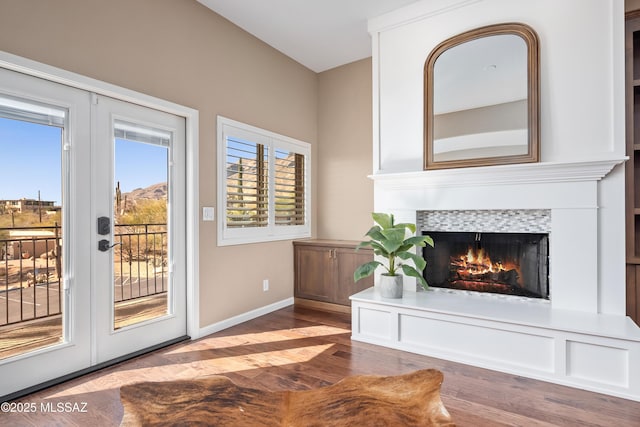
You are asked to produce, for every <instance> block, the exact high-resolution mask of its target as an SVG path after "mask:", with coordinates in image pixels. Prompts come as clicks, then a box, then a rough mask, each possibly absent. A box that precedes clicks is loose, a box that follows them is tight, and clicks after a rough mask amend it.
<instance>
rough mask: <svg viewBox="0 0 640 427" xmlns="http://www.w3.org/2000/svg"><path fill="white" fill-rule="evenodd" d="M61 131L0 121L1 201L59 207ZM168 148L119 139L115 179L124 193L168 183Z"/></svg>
mask: <svg viewBox="0 0 640 427" xmlns="http://www.w3.org/2000/svg"><path fill="white" fill-rule="evenodd" d="M61 138H62V130H61V129H60V128H58V127H54V126H44V125H39V124H34V123H29V122H23V121H19V120H9V119H4V118H0V199H20V198H22V197H26V198H29V199H37V198H38V190H40V197H41V199H42V200H52V201H55V202H56V204H60V201H61V199H62V196H61V173H62V172H61V163H62V162H61ZM166 163H167V149H166V148H165V147H159V146H154V145H150V144H141V143H132V142H130V141H125V140H117V143H116V170H115V179H116V181H118V180H119V181H120V188H121V190H122V192H123V193H125V192H128V191H131V190H134V189H136V188H144V187H148V186H149V185H152V184H157V183H159V182H165V181H166V180H167V176H166V174H167V171H166Z"/></svg>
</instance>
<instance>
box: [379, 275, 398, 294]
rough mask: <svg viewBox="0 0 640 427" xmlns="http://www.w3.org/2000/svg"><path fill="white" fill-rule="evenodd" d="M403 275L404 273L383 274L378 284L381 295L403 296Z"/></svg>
mask: <svg viewBox="0 0 640 427" xmlns="http://www.w3.org/2000/svg"><path fill="white" fill-rule="evenodd" d="M402 277H403V276H402V274H398V275H396V276H389V275H388V274H383V275H381V276H380V281H379V282H378V286H377V288H378V291H379V292H380V296H382V297H383V298H402Z"/></svg>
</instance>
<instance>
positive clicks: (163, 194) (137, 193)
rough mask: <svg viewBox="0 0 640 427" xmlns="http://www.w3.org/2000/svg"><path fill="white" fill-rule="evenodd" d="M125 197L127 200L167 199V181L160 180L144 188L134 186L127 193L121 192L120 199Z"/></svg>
mask: <svg viewBox="0 0 640 427" xmlns="http://www.w3.org/2000/svg"><path fill="white" fill-rule="evenodd" d="M125 196H126V198H127V200H128V201H137V200H142V199H147V200H162V199H164V200H166V199H167V183H166V182H160V183H158V184H153V185H150V186H148V187H146V188H136V189H135V190H132V191H130V192H128V193H122V200H124V198H125Z"/></svg>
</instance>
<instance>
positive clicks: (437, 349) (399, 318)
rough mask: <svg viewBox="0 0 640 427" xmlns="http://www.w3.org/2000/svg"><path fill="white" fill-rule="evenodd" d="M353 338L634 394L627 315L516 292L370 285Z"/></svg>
mask: <svg viewBox="0 0 640 427" xmlns="http://www.w3.org/2000/svg"><path fill="white" fill-rule="evenodd" d="M351 313H352V314H351V315H352V325H351V327H352V339H354V340H356V341H363V342H367V343H371V344H377V345H382V346H385V347H391V348H396V349H399V350H404V351H409V352H412V353H418V354H423V355H427V356H432V357H437V358H441V359H446V360H452V361H455V362H460V363H467V364H470V365H474V366H479V367H483V368H488V369H493V370H497V371H502V372H509V373H513V374H517V375H522V376H525V377H529V378H536V379H541V380H546V381H550V382H554V383H558V384H564V385H569V386H573V387H578V388H583V389H586V390H592V391H597V392H600V393H606V394H611V395H614V396H619V397H624V398H627V399H633V400H639V401H640V364H639V363H638V361H640V332H639V331H638V328H637V327H636V326H635V325H634V324H633V322H632V321H631V320H630V319H628V318H627V317H623V316H611V315H603V314H590V313H581V312H577V311H572V310H559V309H552V308H551V306H550V305H548V304H541V303H538V302H526V301H523V300H520V299H515V298H499V297H494V296H482V294H477V295H471V294H469V295H464V294H462V293H448V292H440V291H429V292H415V291H406V290H405V292H404V297H403V298H402V299H401V300H393V299H388V298H382V297H380V296H379V295H378V293H377V292H376V291H375V290H374V288H369V289H367V290H365V291H362V292H360V293H358V294H355V295H353V296H352V297H351Z"/></svg>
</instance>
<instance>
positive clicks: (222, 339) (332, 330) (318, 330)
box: [166, 326, 351, 354]
mask: <svg viewBox="0 0 640 427" xmlns="http://www.w3.org/2000/svg"><path fill="white" fill-rule="evenodd" d="M350 333H351V331H350V330H348V329H344V328H336V327H333V326H309V327H304V328H292V329H280V330H276V331H269V332H260V333H255V334H241V335H231V336H216V337H211V338H206V337H205V338H202V339H200V340H199V341H196V342H194V344H196V345H199V344H202V347H203V348H205V347H206V348H209V349H211V348H215V349H221V348H230V347H237V346H239V345H246V344H247V343H248V342H251V343H253V344H256V343H267V342H268V343H276V342H279V341H289V340H292V339H300V338H303V337H322V336H329V335H340V334H350ZM300 335H303V337H301V336H300ZM192 351H193V347H189V348H187V347H180V348H176V349H175V350H171V351H168V352H167V353H166V354H179V353H185V352H192Z"/></svg>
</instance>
